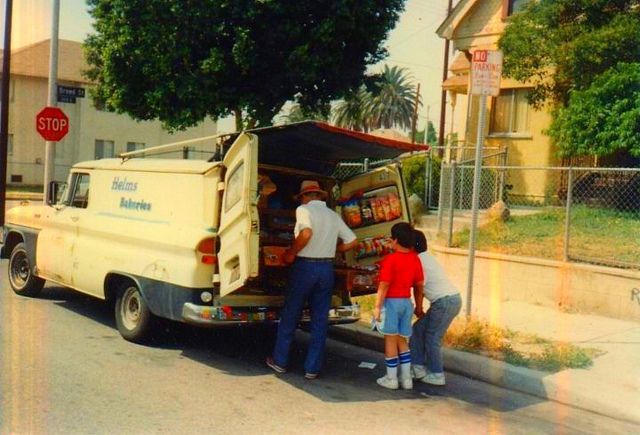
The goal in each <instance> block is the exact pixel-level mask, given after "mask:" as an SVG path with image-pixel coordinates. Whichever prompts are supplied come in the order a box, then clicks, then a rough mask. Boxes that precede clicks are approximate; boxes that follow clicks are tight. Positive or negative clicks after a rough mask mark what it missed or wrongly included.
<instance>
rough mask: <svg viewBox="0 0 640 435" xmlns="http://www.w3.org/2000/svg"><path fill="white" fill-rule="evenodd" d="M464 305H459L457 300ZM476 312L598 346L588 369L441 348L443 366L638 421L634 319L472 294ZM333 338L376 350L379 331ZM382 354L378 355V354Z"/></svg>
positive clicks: (356, 329) (356, 330)
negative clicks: (520, 363)
mask: <svg viewBox="0 0 640 435" xmlns="http://www.w3.org/2000/svg"><path fill="white" fill-rule="evenodd" d="M463 306H464V305H463ZM473 313H474V316H477V317H478V318H481V319H485V320H491V321H492V322H493V323H495V324H497V325H500V326H503V327H506V328H509V329H511V330H513V331H518V332H524V333H531V334H536V335H538V336H540V337H542V338H546V339H549V340H557V341H564V342H569V343H573V344H575V345H577V346H581V347H593V348H597V349H601V350H603V351H605V352H606V354H604V355H601V356H599V357H597V358H595V359H594V363H593V366H592V367H591V368H588V369H567V370H563V371H560V372H558V373H547V372H541V371H537V370H531V369H527V368H523V367H516V366H512V365H510V364H507V363H504V362H501V361H496V360H492V359H490V358H487V357H483V356H480V355H476V354H472V353H467V352H460V351H456V350H453V349H447V348H444V349H443V354H444V364H445V369H446V370H447V371H451V372H454V373H459V374H462V375H465V376H469V377H472V378H474V379H480V380H483V381H485V382H488V383H491V384H494V385H497V386H501V387H504V388H508V389H512V390H517V391H521V392H525V393H528V394H532V395H535V396H538V397H542V398H545V399H549V400H554V401H557V402H560V403H564V404H567V405H571V406H575V407H578V408H582V409H586V410H588V411H592V412H595V413H598V414H603V415H607V416H610V417H613V418H617V419H623V420H627V421H632V422H634V423H640V324H639V323H635V322H627V321H620V320H615V319H610V318H605V317H599V316H592V315H584V314H569V313H564V312H561V311H558V310H555V309H552V308H547V307H541V306H537V305H533V304H528V303H524V302H516V301H506V302H495V301H493V302H492V301H489V300H487V299H482V298H476V297H474V299H473ZM331 329H332V331H331V334H332V336H333V337H334V338H341V339H343V340H346V341H349V342H352V343H356V344H359V345H362V346H365V347H369V348H373V349H376V350H379V351H382V349H383V345H382V336H380V335H379V334H377V333H373V332H371V330H370V329H369V328H368V325H366V324H364V323H362V322H361V323H358V324H354V325H346V326H336V327H334V328H331ZM380 358H381V360H382V355H381V356H380Z"/></svg>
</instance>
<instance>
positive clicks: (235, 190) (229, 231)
mask: <svg viewBox="0 0 640 435" xmlns="http://www.w3.org/2000/svg"><path fill="white" fill-rule="evenodd" d="M222 164H223V166H224V167H225V170H226V173H225V177H224V194H223V197H222V204H221V216H220V229H219V231H218V237H219V240H220V247H221V249H220V252H219V253H218V265H219V268H220V296H226V295H228V294H229V293H231V292H233V291H235V290H237V289H239V288H240V287H242V286H244V284H245V283H246V281H247V279H249V278H250V277H255V276H257V275H258V267H259V238H260V233H259V222H258V208H257V201H258V138H257V136H255V135H253V134H249V133H242V134H240V135H239V136H238V137H237V139H236V140H235V141H234V143H233V145H231V148H230V149H229V151H228V152H227V154H226V155H225V157H224V160H223V161H222Z"/></svg>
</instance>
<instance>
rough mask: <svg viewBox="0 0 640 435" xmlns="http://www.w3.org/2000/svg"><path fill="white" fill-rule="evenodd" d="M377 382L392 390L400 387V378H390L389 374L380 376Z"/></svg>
mask: <svg viewBox="0 0 640 435" xmlns="http://www.w3.org/2000/svg"><path fill="white" fill-rule="evenodd" d="M376 382H377V383H378V385H380V386H381V387H385V388H388V389H390V390H397V389H398V378H390V377H388V376H387V375H384V376H383V377H381V378H378V380H377V381H376Z"/></svg>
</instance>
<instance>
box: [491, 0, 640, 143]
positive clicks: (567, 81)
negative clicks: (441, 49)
mask: <svg viewBox="0 0 640 435" xmlns="http://www.w3.org/2000/svg"><path fill="white" fill-rule="evenodd" d="M498 45H499V47H500V48H501V49H502V50H503V51H504V70H503V71H504V75H505V76H507V77H512V78H515V79H517V80H520V81H526V82H529V83H531V84H532V85H533V89H532V91H531V92H530V94H529V101H530V102H531V103H532V104H533V105H534V107H536V108H541V107H543V106H544V105H545V104H550V106H551V107H552V109H553V111H552V114H553V120H552V125H551V127H550V129H549V131H548V133H549V134H550V135H551V136H552V137H553V138H554V139H555V141H556V143H557V145H558V147H559V149H560V152H561V153H562V154H563V155H574V154H592V155H606V154H609V153H611V152H613V151H615V150H616V149H619V148H626V149H627V150H629V151H632V152H634V153H635V152H637V151H635V148H634V143H633V140H632V139H631V138H632V137H634V136H636V135H637V132H638V125H637V124H636V125H635V126H634V125H633V123H632V122H628V123H625V124H620V125H618V127H617V129H618V130H619V131H618V132H616V133H614V131H613V130H612V129H611V128H612V127H613V125H612V124H611V123H615V122H616V119H615V118H614V116H616V117H625V116H626V114H627V112H626V111H628V110H631V111H632V112H633V110H634V109H633V101H637V99H638V90H637V87H634V86H627V87H626V88H621V87H620V83H631V81H632V80H633V77H634V71H635V68H634V67H632V66H628V67H618V66H616V65H618V64H619V63H627V64H631V63H636V62H638V61H639V60H640V0H538V1H530V2H529V3H528V4H527V6H526V7H525V8H524V10H523V11H522V12H520V13H516V14H514V15H513V16H512V17H511V18H510V21H509V23H508V25H507V27H506V30H505V32H504V34H503V35H502V37H501V38H500V41H499V44H498ZM604 74H606V76H605V77H604V78H603V77H602V76H603V75H604ZM625 74H629V76H627V77H625V76H624V75H625ZM605 95H615V97H616V98H617V99H619V100H620V101H605V100H603V98H605ZM587 101H592V102H595V101H599V103H600V104H604V105H603V106H600V107H589V106H588V104H586V102H587ZM572 106H573V107H572ZM605 107H606V108H609V109H611V110H612V111H607V110H605ZM596 114H597V115H598V117H599V118H592V119H591V121H590V122H587V121H586V119H587V117H588V116H590V115H596ZM603 117H604V118H607V117H610V118H611V119H607V120H605V119H603ZM629 117H630V118H633V117H634V115H633V114H629ZM625 119H626V118H625ZM587 124H588V128H587V129H586V130H585V127H587ZM567 129H568V130H567ZM578 129H580V130H578ZM603 129H604V130H603ZM634 129H635V130H634ZM587 130H588V131H589V133H590V135H591V137H590V138H587V137H586V136H585V134H584V133H585V131H587ZM612 135H614V136H616V140H612V141H609V140H610V139H611V138H612ZM605 138H607V140H608V141H609V142H608V143H607V142H605V141H604V139H605Z"/></svg>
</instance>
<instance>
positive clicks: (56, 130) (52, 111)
mask: <svg viewBox="0 0 640 435" xmlns="http://www.w3.org/2000/svg"><path fill="white" fill-rule="evenodd" d="M36 130H38V133H40V136H42V137H43V138H44V140H47V141H50V142H57V141H59V140H62V138H63V137H65V136H66V134H67V133H68V132H69V118H67V115H65V114H64V112H63V111H62V110H60V109H59V108H57V107H45V108H44V109H42V110H41V111H40V113H38V115H36Z"/></svg>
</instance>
